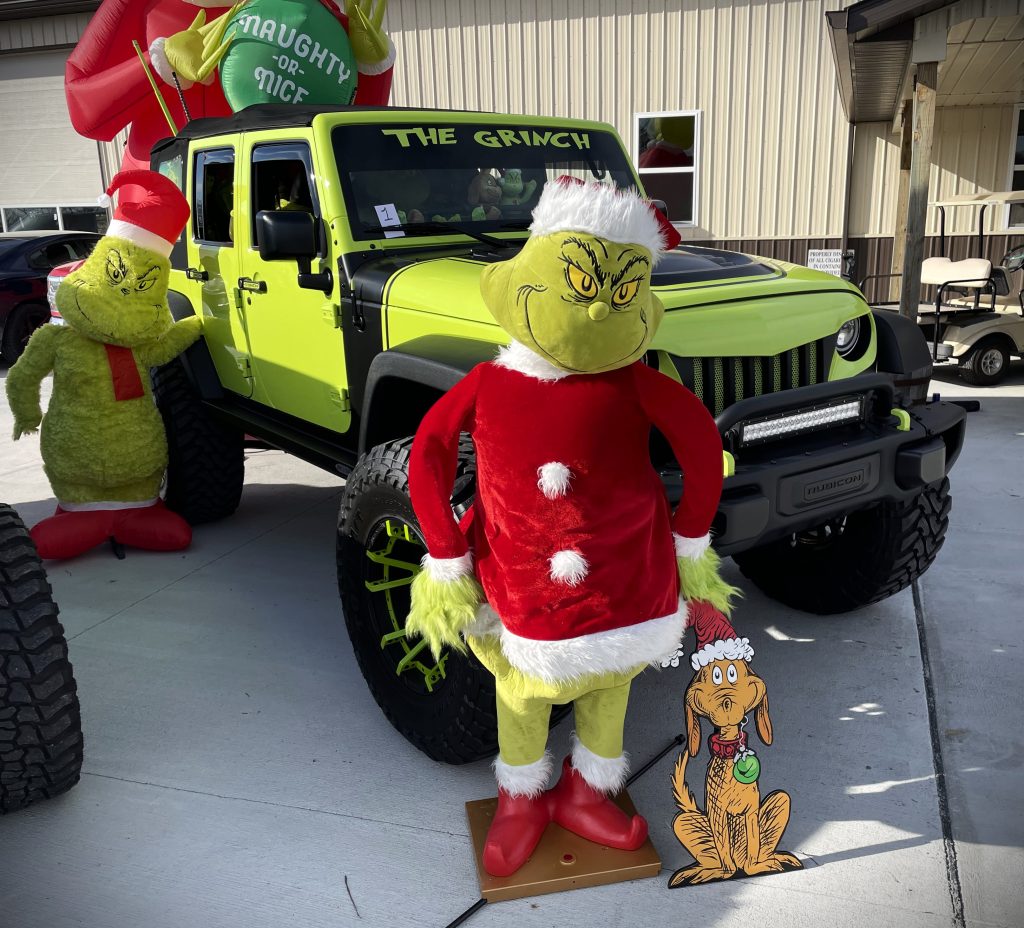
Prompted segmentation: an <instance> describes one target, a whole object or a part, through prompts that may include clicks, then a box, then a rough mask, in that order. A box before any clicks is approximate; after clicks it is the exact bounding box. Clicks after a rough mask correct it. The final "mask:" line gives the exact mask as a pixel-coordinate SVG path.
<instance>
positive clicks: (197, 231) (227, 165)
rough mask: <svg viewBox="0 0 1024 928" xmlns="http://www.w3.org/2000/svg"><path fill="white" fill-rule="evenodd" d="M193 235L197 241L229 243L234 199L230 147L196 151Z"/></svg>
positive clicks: (232, 152) (233, 165) (232, 162)
mask: <svg viewBox="0 0 1024 928" xmlns="http://www.w3.org/2000/svg"><path fill="white" fill-rule="evenodd" d="M195 164H196V166H195V175H194V176H195V186H194V190H193V202H194V204H195V210H194V212H193V216H192V234H193V236H194V237H195V239H196V241H199V242H205V243H208V244H211V245H231V244H232V243H233V242H234V237H233V235H232V219H233V216H232V214H233V210H234V199H235V153H234V151H233V150H232V149H230V148H221V149H216V150H212V151H201V152H199V153H197V154H196V162H195Z"/></svg>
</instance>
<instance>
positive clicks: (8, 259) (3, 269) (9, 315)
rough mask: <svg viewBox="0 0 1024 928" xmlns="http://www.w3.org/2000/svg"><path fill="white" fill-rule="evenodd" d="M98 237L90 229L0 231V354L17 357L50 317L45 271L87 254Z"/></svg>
mask: <svg viewBox="0 0 1024 928" xmlns="http://www.w3.org/2000/svg"><path fill="white" fill-rule="evenodd" d="M99 240H100V236H99V235H96V234H94V233H92V232H6V233H0V358H2V359H3V360H4V361H6V362H7V363H8V364H13V363H14V362H15V361H17V360H18V357H19V356H20V355H21V353H22V351H24V350H25V345H26V344H28V340H29V336H30V335H31V334H32V333H33V332H34V331H35V330H36V329H37V328H39V326H41V325H43V324H44V323H45V322H48V321H49V319H50V307H49V306H48V305H47V302H46V275H47V274H49V273H50V271H51V270H53V268H55V267H56V266H57V265H59V264H67V263H68V262H69V261H77V260H79V259H81V258H87V257H88V256H89V253H90V252H91V251H92V250H93V248H94V247H95V246H96V243H97V242H98V241H99Z"/></svg>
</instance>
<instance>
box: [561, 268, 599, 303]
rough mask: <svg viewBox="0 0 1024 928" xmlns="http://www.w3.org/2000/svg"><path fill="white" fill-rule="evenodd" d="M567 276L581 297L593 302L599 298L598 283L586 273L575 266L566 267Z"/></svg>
mask: <svg viewBox="0 0 1024 928" xmlns="http://www.w3.org/2000/svg"><path fill="white" fill-rule="evenodd" d="M566 276H567V277H568V278H569V285H570V286H571V287H572V288H573V290H575V291H576V292H577V293H578V294H579V295H580V296H582V297H586V298H587V299H588V300H592V299H593V298H594V297H595V296H597V281H596V280H594V278H593V277H591V276H590V275H589V274H588V273H587V272H586V271H584V270H581V269H580V268H578V267H576V265H575V264H569V265H567V266H566Z"/></svg>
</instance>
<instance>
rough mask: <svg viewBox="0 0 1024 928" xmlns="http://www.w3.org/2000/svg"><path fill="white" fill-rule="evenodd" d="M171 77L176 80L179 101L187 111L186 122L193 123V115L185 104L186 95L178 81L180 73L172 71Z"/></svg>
mask: <svg viewBox="0 0 1024 928" xmlns="http://www.w3.org/2000/svg"><path fill="white" fill-rule="evenodd" d="M171 77H173V78H174V86H175V87H177V88H178V99H179V100H180V101H181V108H182V109H183V110H184V111H185V122H186V123H190V122H192V114H191V113H190V112H189V111H188V104H187V103H186V102H185V93H184V91H182V89H181V83H180V82H179V81H178V72H177V71H172V72H171Z"/></svg>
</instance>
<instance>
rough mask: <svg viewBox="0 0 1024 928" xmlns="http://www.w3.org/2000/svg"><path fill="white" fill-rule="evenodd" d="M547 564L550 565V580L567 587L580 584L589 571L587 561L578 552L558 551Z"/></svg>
mask: <svg viewBox="0 0 1024 928" xmlns="http://www.w3.org/2000/svg"><path fill="white" fill-rule="evenodd" d="M548 563H549V564H551V579H552V580H557V581H559V582H561V583H565V584H568V585H569V586H577V585H579V584H580V583H582V582H583V579H584V578H585V577H586V576H587V572H588V571H589V570H590V566H589V565H588V564H587V559H586V558H585V557H584V556H583V555H582V554H580V553H579V551H558V552H556V553H555V554H553V555H552V556H551V558H550V559H549V561H548Z"/></svg>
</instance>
